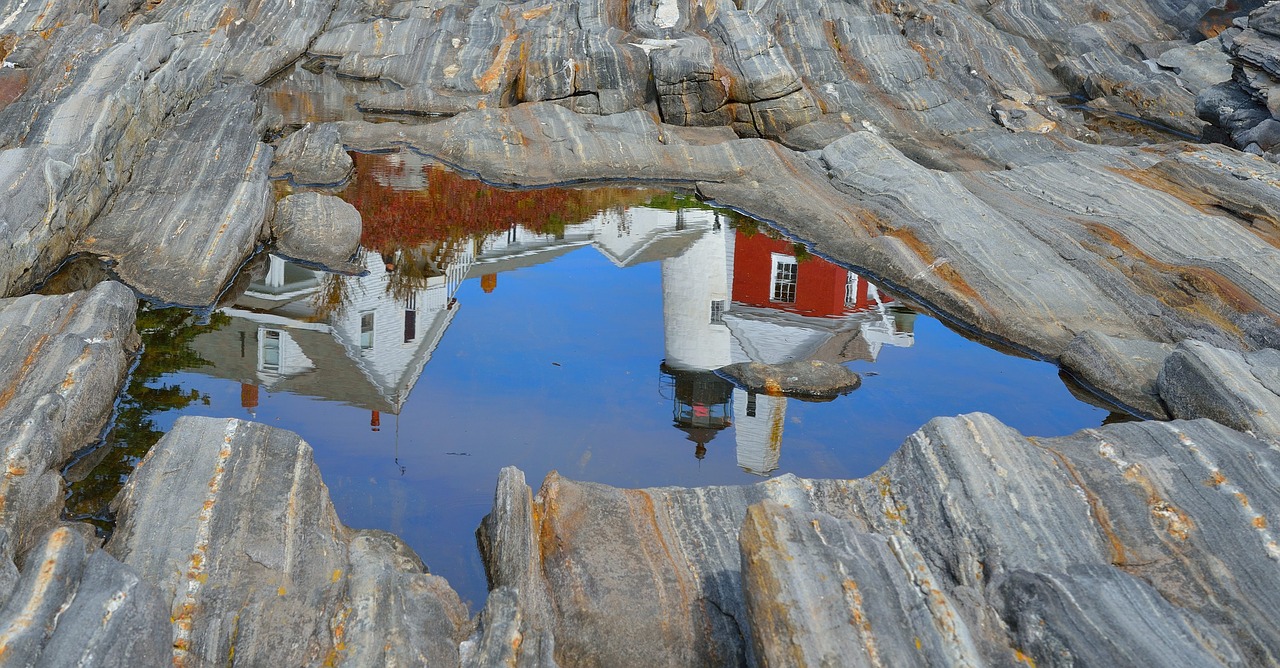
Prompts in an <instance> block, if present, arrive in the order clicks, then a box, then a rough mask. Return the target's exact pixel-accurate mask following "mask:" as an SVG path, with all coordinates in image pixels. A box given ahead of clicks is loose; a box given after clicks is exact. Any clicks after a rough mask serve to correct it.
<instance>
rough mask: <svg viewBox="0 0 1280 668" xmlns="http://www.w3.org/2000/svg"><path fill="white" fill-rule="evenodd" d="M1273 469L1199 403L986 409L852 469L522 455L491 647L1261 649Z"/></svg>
mask: <svg viewBox="0 0 1280 668" xmlns="http://www.w3.org/2000/svg"><path fill="white" fill-rule="evenodd" d="M1277 463H1280V452H1278V451H1277V450H1275V449H1274V448H1270V447H1268V446H1267V444H1265V443H1263V442H1261V441H1258V440H1256V439H1254V438H1252V437H1250V436H1247V435H1244V434H1241V433H1240V432H1236V431H1233V430H1231V429H1228V428H1226V427H1222V426H1220V425H1218V424H1215V423H1213V422H1211V421H1207V420H1197V421H1194V422H1173V423H1156V422H1135V423H1127V424H1116V425H1109V426H1104V427H1101V428H1098V429H1090V430H1085V431H1083V432H1080V433H1077V434H1073V435H1071V436H1065V437H1060V438H1052V439H1040V438H1026V437H1023V436H1022V435H1020V434H1018V433H1017V432H1015V431H1013V430H1012V429H1010V428H1008V427H1006V426H1004V425H1002V424H1000V423H999V422H998V421H996V420H995V419H994V418H992V417H990V416H986V415H981V414H972V415H965V416H960V417H957V418H938V419H935V420H933V421H931V422H930V423H929V424H928V425H926V426H925V427H923V428H922V429H921V430H920V431H919V432H917V433H916V434H914V435H913V436H912V437H911V438H909V439H908V440H907V442H906V443H905V444H904V445H903V447H902V449H901V450H900V451H899V452H898V453H896V454H895V455H894V456H893V457H892V458H891V459H890V462H889V463H888V464H887V465H886V466H885V467H884V468H883V469H882V470H881V471H879V472H878V473H876V474H874V475H872V476H870V477H868V478H865V479H862V480H855V481H834V480H826V481H824V480H801V479H798V478H794V477H791V476H783V477H780V478H778V479H774V480H771V481H768V482H765V483H760V484H758V485H753V486H749V487H722V488H702V489H695V490H684V489H676V488H660V489H646V490H619V489H614V488H610V487H606V486H603V485H595V484H590V483H576V482H572V481H568V480H565V479H563V478H560V477H559V476H557V475H556V474H554V473H553V474H551V475H550V476H548V478H547V480H546V481H545V482H544V484H543V486H542V489H541V490H540V491H539V492H538V494H537V496H536V497H532V498H531V497H530V496H529V494H530V493H529V490H528V489H527V488H526V487H524V486H523V485H520V484H518V480H519V473H518V472H515V471H513V470H511V469H507V470H504V472H503V474H502V477H501V481H500V483H499V488H498V496H497V498H496V499H495V513H494V515H493V516H491V517H490V518H488V519H486V521H485V523H484V524H483V525H482V528H481V536H482V541H483V542H484V544H486V545H488V548H487V549H486V552H485V555H486V564H487V568H488V572H489V573H490V576H491V578H493V579H494V585H495V587H498V588H500V589H501V588H505V589H504V590H503V591H506V592H508V593H506V594H503V595H502V596H501V597H499V598H498V599H495V603H494V608H493V609H492V611H490V610H488V609H486V612H485V613H484V615H483V616H482V617H483V618H485V619H490V620H493V624H492V625H491V626H489V627H487V628H486V631H489V632H491V633H492V636H490V637H484V636H482V637H481V638H480V640H481V641H486V640H488V641H493V640H495V639H497V638H499V637H501V636H500V635H499V633H500V632H502V633H507V634H508V637H509V636H510V631H509V628H510V626H512V625H518V626H519V628H520V629H521V630H528V631H530V632H532V633H535V634H544V636H543V637H545V634H546V633H547V632H548V631H549V632H550V633H551V634H552V635H553V637H554V658H555V661H556V662H557V664H558V665H563V666H574V665H586V664H590V665H597V664H606V665H620V666H626V665H677V664H679V665H684V664H687V663H689V662H701V663H705V662H712V663H718V664H724V663H729V664H739V665H741V664H747V665H753V664H756V663H759V664H764V665H770V664H772V663H775V662H781V663H785V664H788V665H790V664H792V663H804V662H812V663H821V662H822V661H823V660H824V658H834V657H839V659H838V660H837V661H838V662H839V663H840V664H841V665H845V664H848V665H885V664H899V663H902V664H917V663H920V664H933V663H938V664H948V665H950V664H955V663H970V664H974V665H981V664H1013V663H1016V662H1018V661H1024V662H1025V661H1027V660H1030V661H1034V662H1036V663H1037V664H1041V663H1049V664H1055V663H1058V662H1085V661H1089V662H1100V663H1106V664H1117V663H1153V664H1156V663H1158V664H1160V665H1186V666H1193V665H1206V664H1226V665H1240V664H1254V663H1268V662H1271V661H1273V660H1274V659H1275V657H1276V656H1277V652H1280V625H1277V624H1275V623H1274V622H1272V621H1268V620H1273V619H1275V617H1274V616H1273V615H1272V608H1274V607H1275V606H1277V605H1280V602H1278V601H1276V600H1275V597H1273V596H1271V595H1269V593H1268V591H1269V590H1268V589H1267V588H1268V587H1269V586H1270V585H1269V583H1270V582H1272V581H1273V580H1274V578H1275V577H1276V576H1277V574H1278V570H1280V566H1278V565H1277V564H1280V552H1278V551H1277V547H1276V544H1275V541H1274V540H1273V539H1272V538H1271V536H1270V533H1269V529H1268V526H1269V523H1268V519H1267V518H1269V517H1271V516H1272V514H1273V513H1275V512H1277V511H1280V491H1278V490H1280V487H1278V486H1277V484H1276V483H1277V482H1280V481H1277V479H1276V476H1277V474H1276V471H1277V470H1280V469H1277V468H1276V466H1275V465H1276V464H1277ZM1188 479H1190V480H1191V481H1193V482H1196V483H1198V482H1203V484H1190V485H1189V484H1187V481H1188ZM1245 499H1247V501H1246V500H1245ZM522 518H524V519H522ZM526 591H531V592H534V594H533V597H532V598H530V599H529V600H528V602H527V603H526V601H525V600H524V599H523V597H522V596H518V597H517V600H516V601H515V602H514V603H513V600H512V599H513V596H512V594H513V593H518V594H520V595H522V594H523V592H526ZM542 596H546V597H547V598H549V599H550V602H551V603H550V606H549V610H550V613H549V616H548V607H547V606H545V605H544V604H542V603H539V602H538V601H540V600H541V597H542ZM513 605H514V606H515V608H516V609H515V611H514V612H513V611H512V607H513ZM526 606H527V607H526ZM526 611H527V614H525V613H526ZM546 644H547V643H546V641H545V640H543V641H542V642H541V645H542V646H543V647H546ZM495 646H496V643H495ZM493 656H499V655H498V654H495V655H493ZM508 656H509V655H508ZM518 665H535V664H533V663H526V664H518Z"/></svg>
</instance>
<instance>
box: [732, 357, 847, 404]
mask: <svg viewBox="0 0 1280 668" xmlns="http://www.w3.org/2000/svg"><path fill="white" fill-rule="evenodd" d="M716 373H717V374H719V375H721V376H724V377H726V378H728V379H729V380H731V381H733V382H734V383H736V384H738V385H741V386H742V387H744V388H746V390H747V391H748V392H758V393H761V394H767V395H770V396H785V397H795V398H797V399H806V400H809V401H831V400H833V399H835V398H836V397H838V396H840V395H842V394H848V393H850V392H852V391H854V390H856V389H858V387H859V386H860V385H862V377H861V376H859V375H858V374H856V373H854V372H852V371H850V370H849V369H848V368H846V367H845V366H843V365H840V364H832V363H830V362H823V361H821V360H799V361H794V362H784V363H782V364H762V363H760V362H741V363H738V364H730V365H729V366H725V367H721V368H719V369H717V370H716Z"/></svg>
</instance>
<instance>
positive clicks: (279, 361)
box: [258, 327, 316, 387]
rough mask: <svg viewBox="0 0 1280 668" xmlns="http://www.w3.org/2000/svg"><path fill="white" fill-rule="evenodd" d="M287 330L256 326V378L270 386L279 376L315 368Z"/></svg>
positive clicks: (292, 374) (291, 374)
mask: <svg viewBox="0 0 1280 668" xmlns="http://www.w3.org/2000/svg"><path fill="white" fill-rule="evenodd" d="M315 366H316V365H315V363H314V362H312V361H311V358H309V357H307V355H306V353H304V352H303V351H302V347H301V346H299V345H298V343H297V342H296V341H294V340H293V337H292V336H290V335H289V332H287V331H285V330H283V329H278V328H274V327H259V328H258V378H259V379H260V380H262V383H263V385H266V386H267V387H270V386H271V384H272V383H273V382H275V381H276V380H278V379H280V378H281V377H287V376H294V375H297V374H300V373H303V372H306V371H310V370H311V369H314V368H315Z"/></svg>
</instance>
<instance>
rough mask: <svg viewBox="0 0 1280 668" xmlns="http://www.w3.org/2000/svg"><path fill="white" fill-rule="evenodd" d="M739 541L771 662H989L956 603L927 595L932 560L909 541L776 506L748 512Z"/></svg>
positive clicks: (766, 659) (749, 600)
mask: <svg viewBox="0 0 1280 668" xmlns="http://www.w3.org/2000/svg"><path fill="white" fill-rule="evenodd" d="M738 542H739V545H740V546H741V551H742V583H743V585H742V586H743V594H744V596H745V598H746V606H747V614H748V619H749V620H750V625H751V640H752V642H753V643H754V648H755V655H756V657H757V658H758V660H759V661H760V663H761V664H762V665H767V666H782V665H816V666H820V665H844V666H876V665H885V664H886V662H887V663H896V662H897V661H909V662H919V664H920V665H966V664H967V665H980V664H982V663H983V661H982V657H981V656H979V654H978V651H977V649H976V648H975V647H974V646H973V641H972V639H971V638H970V637H969V633H968V630H967V629H965V628H964V627H963V626H961V625H960V624H957V623H956V621H955V619H956V618H958V617H959V614H958V611H957V610H956V609H955V606H954V605H953V604H952V603H951V602H950V601H949V600H948V597H947V596H946V595H945V594H943V593H942V592H929V591H928V590H929V589H930V588H932V587H934V586H935V585H933V583H932V582H931V576H930V575H927V574H926V572H927V567H925V566H924V559H923V558H922V556H921V555H920V554H919V553H918V552H915V551H914V550H913V549H911V548H910V547H908V544H905V543H904V542H901V541H895V540H893V539H892V538H886V537H885V536H882V535H879V534H873V533H867V532H866V531H865V530H862V531H860V530H859V528H858V527H856V526H854V524H853V523H851V522H847V521H843V520H840V519H837V518H835V517H832V516H830V515H826V514H822V513H814V512H806V511H802V510H798V509H794V508H788V507H787V506H784V505H782V504H779V503H777V502H774V501H764V502H762V503H758V504H756V505H753V506H750V507H749V508H747V513H746V519H745V520H744V521H743V523H742V529H741V532H740V533H739V534H738ZM904 548H905V549H904ZM913 566H919V567H920V569H921V570H920V571H917V572H911V570H910V569H911V568H912V567H913ZM922 571H923V572H922ZM930 594H932V595H930ZM819 601H820V602H821V603H819V604H817V605H815V603H818V602H819ZM906 630H909V631H906ZM904 631H906V632H904Z"/></svg>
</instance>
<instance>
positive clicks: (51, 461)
mask: <svg viewBox="0 0 1280 668" xmlns="http://www.w3.org/2000/svg"><path fill="white" fill-rule="evenodd" d="M136 308H137V298H136V297H134V295H133V293H132V292H131V291H129V289H128V288H126V287H124V286H123V285H120V284H119V283H110V282H108V283H101V284H99V285H98V286H97V287H95V288H93V289H92V290H89V291H86V292H78V293H74V294H69V295H60V296H52V297H44V296H38V295H30V296H26V297H18V298H14V299H0V341H3V342H4V345H0V451H2V452H3V457H4V462H5V465H4V470H3V473H2V474H0V535H2V534H7V536H8V537H7V546H8V550H9V556H10V558H13V557H16V558H18V559H21V558H22V557H23V556H24V555H25V554H26V553H27V552H28V550H30V549H32V548H33V547H34V546H35V543H36V541H37V540H38V539H39V538H40V537H41V536H43V535H44V534H45V533H46V532H47V531H48V530H49V529H50V528H51V527H53V526H54V525H56V524H57V522H58V515H59V512H60V511H61V510H62V502H63V483H62V476H61V475H59V472H58V469H59V467H60V466H61V465H62V464H64V463H65V462H66V461H67V460H68V459H70V458H71V456H72V454H73V453H74V452H76V451H77V450H79V449H81V448H83V447H85V446H87V445H89V444H90V443H92V442H93V441H94V440H95V439H96V438H97V437H98V433H99V432H100V431H101V429H102V425H103V423H105V422H106V420H107V418H108V417H110V415H111V411H112V408H113V403H114V401H115V396H116V391H117V388H119V387H120V384H121V383H122V382H123V381H124V376H125V372H126V370H127V369H128V362H129V361H128V359H127V354H126V353H128V352H131V351H132V350H133V349H134V348H136V346H137V343H136V341H135V336H136V335H135V334H134V333H133V317H134V311H135V309H136Z"/></svg>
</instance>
